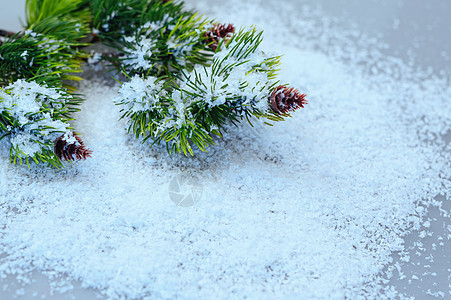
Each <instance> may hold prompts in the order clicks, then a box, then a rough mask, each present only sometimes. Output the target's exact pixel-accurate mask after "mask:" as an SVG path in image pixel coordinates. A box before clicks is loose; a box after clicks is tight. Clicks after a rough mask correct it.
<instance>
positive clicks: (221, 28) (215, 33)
mask: <svg viewBox="0 0 451 300" xmlns="http://www.w3.org/2000/svg"><path fill="white" fill-rule="evenodd" d="M234 32H235V27H234V26H233V25H232V24H228V25H226V24H218V25H216V26H215V27H213V28H212V29H210V30H209V31H207V32H206V33H205V37H206V38H207V43H208V44H210V45H209V46H210V48H211V49H212V50H213V51H216V49H218V45H219V42H220V40H221V39H225V38H230V37H231V36H232V35H233V33H234Z"/></svg>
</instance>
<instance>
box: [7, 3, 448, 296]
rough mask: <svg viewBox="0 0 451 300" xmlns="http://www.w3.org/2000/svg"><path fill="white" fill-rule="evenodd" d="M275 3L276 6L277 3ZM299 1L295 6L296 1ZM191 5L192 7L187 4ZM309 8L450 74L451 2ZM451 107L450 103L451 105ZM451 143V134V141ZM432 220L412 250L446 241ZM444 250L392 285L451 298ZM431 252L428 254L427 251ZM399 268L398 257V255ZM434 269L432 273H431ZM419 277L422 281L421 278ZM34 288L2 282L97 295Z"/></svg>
mask: <svg viewBox="0 0 451 300" xmlns="http://www.w3.org/2000/svg"><path fill="white" fill-rule="evenodd" d="M1 1H2V9H1V10H0V28H2V29H9V30H18V29H19V28H20V23H19V17H21V18H22V20H24V2H25V1H24V0H21V1H7V0H1ZM192 1H195V0H192ZM274 1H276V0H274ZM294 1H296V0H294ZM187 2H190V1H187ZM310 3H315V4H316V5H320V6H321V7H322V8H323V10H324V11H326V12H327V13H328V14H330V15H331V16H337V17H339V18H343V19H346V20H349V22H354V23H356V24H357V26H358V28H359V29H360V30H361V31H363V32H366V33H367V34H369V35H373V36H378V37H380V38H381V39H382V40H383V41H385V42H387V43H388V44H389V45H390V48H389V49H388V50H387V55H393V56H397V57H401V58H403V59H405V60H406V61H408V60H411V59H413V60H415V63H416V64H417V65H418V66H421V67H424V68H428V67H431V68H433V69H434V71H435V72H436V73H437V74H440V73H441V72H447V73H449V72H451V1H448V0H405V1H403V0H316V1H311V2H310ZM450 101H451V100H450ZM447 140H448V142H450V140H451V134H450V135H449V136H448V137H447ZM438 199H439V200H440V201H443V203H444V205H443V209H445V210H447V211H451V205H450V201H446V200H445V199H443V198H438ZM429 217H430V218H431V219H432V222H431V227H430V228H429V229H428V230H429V231H430V232H432V233H433V234H432V236H427V237H425V238H421V237H420V236H419V235H418V233H413V234H410V235H409V236H407V237H406V238H405V240H406V246H407V247H409V246H411V245H413V244H414V243H415V242H417V241H422V242H423V243H424V245H425V247H426V248H427V249H431V247H432V244H434V243H436V244H438V243H439V241H438V240H437V238H438V236H442V237H446V236H447V234H449V233H448V229H447V226H451V222H450V220H449V219H446V218H443V217H441V216H440V214H439V213H438V210H437V209H433V210H431V212H430V215H429ZM440 242H443V245H442V246H440V247H438V250H436V251H435V252H434V260H433V261H429V260H426V259H425V257H427V254H423V255H421V256H417V255H415V253H412V255H411V258H412V260H411V262H409V263H408V264H406V265H405V266H403V271H404V273H405V274H404V275H406V278H405V279H400V276H399V274H396V273H395V274H394V276H393V278H392V279H391V282H390V284H392V285H394V286H395V287H396V288H397V289H398V290H399V291H401V292H405V293H406V294H407V295H412V296H416V297H417V298H418V299H427V298H432V296H430V295H428V294H427V291H428V289H431V292H433V291H436V290H441V291H448V294H447V295H446V296H445V297H448V298H449V299H450V298H451V294H449V291H450V287H449V284H450V277H449V276H450V271H449V268H451V254H450V253H451V242H450V241H449V240H448V239H446V238H445V239H444V240H442V241H440ZM428 247H429V248H428ZM393 257H394V260H395V263H396V262H399V257H398V256H397V255H394V256H393ZM428 266H429V267H428ZM425 271H427V272H435V273H437V275H436V276H421V274H423V273H424V272H425ZM415 274H420V275H419V276H421V278H419V280H416V281H413V282H411V283H410V284H409V280H411V278H412V275H415ZM416 276H418V275H416ZM34 280H35V282H33V283H32V284H31V285H27V286H25V287H24V290H23V292H24V294H23V295H22V296H19V295H16V291H17V290H18V289H20V287H21V286H20V285H19V284H18V283H17V281H16V280H15V278H14V277H13V276H10V277H8V278H6V279H4V280H1V281H0V287H5V286H6V285H7V286H8V288H7V289H6V290H5V291H3V289H1V288H0V299H12V298H15V297H16V296H18V297H17V299H29V298H31V297H32V296H33V295H37V296H38V297H37V298H35V299H39V298H40V297H41V296H42V295H45V296H46V299H74V298H76V299H96V298H97V297H96V292H95V291H94V290H89V289H83V288H81V287H80V284H78V283H74V285H75V289H74V290H73V291H71V292H69V293H67V294H64V295H50V292H49V291H50V289H49V285H48V280H47V279H46V277H45V276H43V275H41V274H39V273H35V275H34Z"/></svg>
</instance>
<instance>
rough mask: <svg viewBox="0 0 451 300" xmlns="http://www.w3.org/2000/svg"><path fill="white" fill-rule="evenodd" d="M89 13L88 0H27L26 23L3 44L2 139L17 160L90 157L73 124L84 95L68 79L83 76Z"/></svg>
mask: <svg viewBox="0 0 451 300" xmlns="http://www.w3.org/2000/svg"><path fill="white" fill-rule="evenodd" d="M91 19H92V18H91V14H90V10H89V6H88V2H87V1H86V0H56V1H54V0H27V25H26V27H27V29H26V30H25V31H23V32H19V33H17V34H15V35H13V36H11V37H10V38H9V39H7V40H6V41H5V42H4V43H3V44H1V45H0V139H4V138H8V139H9V142H10V145H11V147H10V158H11V161H12V162H13V163H19V164H23V163H26V164H27V165H28V166H29V164H30V162H31V161H34V162H35V163H36V164H39V163H45V164H48V165H51V166H54V167H56V168H60V167H63V164H62V160H74V159H80V158H86V157H89V155H90V151H89V150H87V149H86V148H84V145H83V144H82V143H80V141H79V138H78V137H77V138H75V134H74V133H73V128H72V127H71V126H70V124H69V121H70V120H72V117H71V116H72V113H73V112H75V111H77V110H78V108H77V105H78V104H80V102H81V101H82V98H81V96H80V95H78V94H76V92H75V88H74V87H73V86H72V85H69V83H70V82H72V81H77V80H81V78H80V77H78V76H76V75H74V74H75V73H79V72H81V64H82V59H83V58H85V57H87V56H86V54H85V53H83V52H82V51H81V50H80V47H81V46H83V44H82V43H81V42H80V39H82V38H83V37H84V36H85V35H86V33H88V32H89V31H90V29H89V28H90V22H91ZM56 141H59V144H58V145H65V146H64V147H63V148H61V147H59V148H58V149H55V147H56ZM67 149H70V151H68V150H67ZM56 150H57V151H56ZM55 151H56V152H55ZM61 153H64V154H65V155H64V156H62V155H61ZM72 153H73V154H74V155H73V156H72V155H69V154H72ZM80 153H82V154H83V155H80Z"/></svg>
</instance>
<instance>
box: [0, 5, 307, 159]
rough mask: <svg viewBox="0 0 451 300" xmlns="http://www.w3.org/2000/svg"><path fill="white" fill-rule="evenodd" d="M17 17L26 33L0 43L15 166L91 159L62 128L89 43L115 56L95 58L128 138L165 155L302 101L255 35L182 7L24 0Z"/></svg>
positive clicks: (2, 109)
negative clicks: (115, 89)
mask: <svg viewBox="0 0 451 300" xmlns="http://www.w3.org/2000/svg"><path fill="white" fill-rule="evenodd" d="M26 15H27V22H26V28H25V30H24V31H23V32H19V33H17V34H15V35H11V34H8V35H9V38H7V39H6V41H4V42H3V43H1V44H0V138H2V139H3V138H8V139H9V141H10V144H11V150H10V152H11V161H13V162H14V163H16V162H19V163H23V162H26V163H27V164H29V162H30V161H35V162H36V163H40V162H44V163H48V164H50V165H53V166H55V167H61V166H63V164H62V161H63V160H76V159H84V158H87V157H89V156H90V154H91V152H90V151H89V150H88V149H87V148H86V147H85V145H84V144H83V142H82V140H81V138H80V137H79V136H78V135H77V134H76V133H74V132H73V128H72V127H70V125H69V122H70V121H71V120H72V119H71V118H72V117H71V116H72V113H73V112H75V111H76V110H77V105H78V104H79V103H80V102H81V101H82V98H81V96H80V95H78V94H77V93H76V91H75V89H74V88H73V87H72V86H71V85H69V84H70V82H73V81H77V80H80V78H79V77H78V76H76V75H74V74H76V73H78V72H80V71H81V65H82V63H83V61H84V60H86V59H87V58H88V57H89V55H87V54H86V53H85V52H83V50H82V48H83V47H84V46H86V45H88V42H89V43H91V42H95V41H101V42H102V43H104V44H105V45H107V46H109V47H111V48H112V49H114V51H115V52H114V53H112V54H111V53H110V54H108V55H100V56H101V57H102V59H103V60H104V61H105V62H106V64H107V65H110V66H112V67H113V68H114V69H116V71H117V74H120V73H122V74H123V75H125V78H127V80H125V82H120V83H121V87H120V90H119V94H118V97H117V99H115V102H116V104H118V105H120V106H121V111H122V118H125V119H127V120H128V126H129V127H128V130H129V132H130V133H132V134H133V135H134V136H135V137H136V138H140V139H142V141H143V142H146V141H150V144H151V145H153V144H155V143H157V144H160V143H164V144H165V145H166V147H167V150H168V152H169V153H183V154H185V155H194V150H193V149H194V148H195V147H197V148H199V149H200V150H202V151H207V148H208V147H209V146H211V145H214V144H215V142H214V136H219V137H221V136H222V134H223V132H224V128H225V125H226V124H228V123H232V124H235V125H237V126H238V125H239V124H240V123H241V122H242V121H248V122H249V123H251V125H252V122H253V120H255V119H256V118H264V119H265V120H266V121H265V123H267V124H269V125H272V123H271V121H272V122H276V121H282V120H284V118H286V117H289V116H290V115H289V114H290V113H291V112H292V111H294V110H296V109H298V108H301V107H304V105H305V104H306V103H307V101H306V99H305V94H301V93H300V92H299V91H298V90H296V89H294V88H290V87H288V86H286V85H281V84H280V83H279V81H278V80H277V72H278V67H279V64H280V57H278V56H268V55H266V54H265V53H264V52H263V51H262V50H261V49H260V44H261V43H262V32H260V31H258V30H256V29H255V28H250V29H240V30H236V29H235V27H234V26H233V25H232V24H218V23H216V22H214V21H213V20H210V19H208V18H205V17H204V16H200V15H198V14H197V13H195V12H192V11H189V10H186V9H185V8H184V5H183V3H182V2H178V1H170V0H169V1H168V0H27V3H26ZM0 34H1V32H0ZM5 35H6V34H5ZM96 55H99V54H96ZM118 81H119V80H118Z"/></svg>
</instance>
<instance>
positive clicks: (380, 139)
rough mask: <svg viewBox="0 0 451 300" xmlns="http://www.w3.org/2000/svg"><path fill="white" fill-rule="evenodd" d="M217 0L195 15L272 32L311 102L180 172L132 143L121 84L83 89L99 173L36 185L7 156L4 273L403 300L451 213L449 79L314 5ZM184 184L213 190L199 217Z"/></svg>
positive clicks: (154, 291)
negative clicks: (439, 224) (409, 241)
mask: <svg viewBox="0 0 451 300" xmlns="http://www.w3.org/2000/svg"><path fill="white" fill-rule="evenodd" d="M208 3H209V2H208V1H203V0H202V1H197V2H196V5H197V7H199V8H201V9H203V10H204V11H206V12H208V13H210V14H211V15H213V16H215V17H217V18H218V19H220V20H221V19H223V20H224V21H225V22H234V23H235V24H239V25H249V24H248V23H255V24H256V25H257V26H258V27H259V28H263V29H264V30H265V40H264V43H265V44H264V45H263V46H264V51H265V53H268V52H269V53H270V52H279V53H284V54H285V56H284V58H283V60H282V71H281V79H282V82H289V83H290V85H291V86H296V87H298V88H299V89H300V90H301V91H302V92H304V91H305V92H306V93H307V94H308V99H309V105H307V106H306V108H305V109H303V110H301V111H300V112H298V113H295V114H293V118H291V119H288V120H287V121H285V122H282V123H279V124H276V125H275V126H273V127H269V126H265V125H263V124H262V123H259V122H258V121H255V122H254V123H255V124H254V125H255V127H250V126H248V125H246V124H243V125H242V126H239V127H233V126H230V128H228V130H227V133H225V135H224V138H222V139H220V138H217V139H216V143H217V145H216V146H214V147H210V148H209V152H208V153H202V152H200V151H197V152H196V153H195V154H196V156H195V157H188V158H187V157H183V156H171V157H170V156H168V155H167V153H166V149H165V148H164V147H163V146H161V147H160V146H154V147H153V148H149V142H146V143H145V144H141V143H140V141H139V140H135V139H134V138H133V137H132V136H129V135H127V133H126V131H125V128H126V126H127V125H126V124H125V121H118V119H119V118H120V116H121V112H120V107H119V106H117V105H115V104H114V99H116V98H117V97H118V91H119V87H118V86H115V85H112V83H111V82H104V81H101V80H100V79H92V78H91V79H89V80H85V81H84V82H83V83H82V86H81V88H80V92H81V93H84V94H85V95H86V97H87V99H86V101H85V102H84V104H83V105H82V111H81V112H79V113H78V114H77V116H76V119H77V121H75V122H74V124H73V125H74V127H75V128H76V129H77V132H80V133H81V134H82V138H83V141H84V142H85V144H86V145H87V146H88V147H89V148H90V149H92V150H93V157H92V158H91V159H89V160H86V161H83V162H80V163H76V164H69V165H67V168H66V169H65V170H62V171H56V170H50V169H48V170H46V169H43V168H42V167H40V168H37V167H35V168H32V170H28V169H26V168H20V167H17V166H13V165H11V164H9V162H8V159H9V152H8V148H7V144H6V142H5V141H1V142H0V199H5V201H0V236H1V242H0V245H1V249H2V250H3V252H4V254H5V255H4V256H2V257H0V276H4V275H6V274H10V273H12V274H15V275H17V276H18V277H19V278H24V279H25V280H26V278H28V277H27V276H29V274H31V272H32V270H35V269H36V270H39V271H41V272H43V273H44V274H46V275H47V276H49V278H52V280H51V281H52V283H53V284H54V285H53V287H54V289H55V290H57V291H58V290H65V289H70V287H71V280H79V281H80V282H81V284H82V285H83V286H84V287H92V288H96V289H99V290H100V291H101V293H102V294H103V295H104V296H106V297H107V298H114V299H116V298H121V297H122V298H127V299H133V298H141V297H150V298H156V299H158V298H184V299H192V298H210V297H211V295H215V296H216V298H219V299H234V298H240V299H242V298H245V297H248V298H253V299H254V298H274V297H277V298H306V299H324V298H327V299H329V298H337V299H343V298H345V297H347V298H352V299H358V298H383V297H389V298H393V297H394V296H395V295H399V291H396V290H395V289H394V288H393V287H390V286H389V285H388V284H387V282H388V279H389V274H390V273H396V274H399V275H400V276H401V277H402V276H407V275H406V273H405V272H404V271H403V265H402V264H401V263H398V262H396V263H394V264H393V265H390V264H391V263H392V262H393V256H392V255H393V253H401V254H402V253H403V251H405V250H406V249H405V245H404V240H403V237H404V236H405V235H406V234H409V233H410V232H411V231H413V230H418V229H420V228H422V227H421V225H422V224H425V223H424V222H428V220H426V219H425V220H423V217H424V216H426V214H427V212H428V210H429V209H431V208H430V207H431V206H437V207H439V206H440V203H439V202H438V201H437V200H435V197H436V196H437V195H438V194H442V195H444V197H443V198H444V199H445V200H444V201H449V195H450V191H451V183H450V181H449V179H450V178H451V168H450V163H449V162H450V161H451V159H450V158H451V157H450V156H451V155H450V153H451V151H450V150H451V144H450V143H447V142H446V140H445V138H444V137H443V136H444V135H445V134H447V133H448V134H449V124H450V123H451V107H450V105H449V98H450V97H451V88H450V87H449V85H448V84H447V82H449V81H448V80H449V79H448V78H441V77H434V76H432V75H430V74H428V73H425V72H417V71H416V70H415V69H414V68H413V67H411V66H410V65H409V64H406V63H404V62H402V61H400V60H397V59H395V58H390V57H385V56H384V55H383V54H382V53H381V52H380V51H381V49H382V48H383V47H384V45H378V43H377V41H374V40H371V39H367V38H365V37H360V38H359V39H358V41H357V42H352V39H351V38H352V37H354V38H355V36H356V35H357V36H358V33H356V32H355V31H353V30H349V31H346V30H338V29H335V27H334V23H333V22H332V21H331V20H328V19H326V18H325V17H324V16H323V15H322V14H321V13H320V12H315V11H312V10H310V9H309V8H308V7H304V8H302V9H301V11H299V13H298V14H296V15H293V14H290V13H284V12H290V11H293V7H291V4H287V5H284V6H283V7H278V8H275V7H272V6H269V7H265V8H262V7H261V6H259V5H256V4H255V3H254V2H250V4H245V3H241V2H238V1H230V3H224V4H223V6H220V7H219V6H218V7H212V6H211V5H208ZM274 5H275V4H274ZM276 9H279V10H280V12H279V13H278V14H274V13H273V11H274V10H276ZM269 15H270V16H271V17H270V18H269V17H268V16H269ZM281 16H284V18H283V19H282V17H281ZM287 41H290V42H289V43H287ZM363 62H364V63H363ZM93 77H98V76H93ZM244 123H245V122H244ZM174 176H182V177H185V178H189V179H191V180H194V181H195V182H198V183H200V184H201V186H202V187H203V192H202V198H201V199H200V200H199V201H198V202H197V203H196V204H195V205H193V206H191V207H180V206H177V205H175V204H174V203H173V202H172V201H171V199H170V196H169V192H168V187H169V183H170V182H171V180H172V178H173V177H174ZM186 192H187V190H181V191H180V193H186ZM442 213H443V214H445V213H448V214H447V215H446V216H447V218H449V212H448V211H446V210H445V212H442ZM426 225H428V223H426ZM429 225H430V224H429ZM422 247H423V244H422V243H421V241H419V242H418V243H417V244H416V246H415V249H417V251H419V253H420V252H422V250H421V249H422ZM404 257H405V258H404V259H405V260H408V258H407V255H404ZM387 265H390V266H391V268H389V269H388V270H387V272H386V273H385V272H384V270H385V269H384V268H385V267H386V266H387ZM62 278H63V279H62ZM407 278H411V279H417V278H418V277H416V278H415V277H414V276H412V275H410V274H409V276H408V277H407ZM66 279H67V281H66ZM427 293H428V294H431V295H436V296H438V297H445V296H444V295H449V294H450V292H449V291H445V292H443V291H435V290H434V289H432V288H431V289H430V290H428V291H427ZM18 294H22V291H21V290H20V291H18Z"/></svg>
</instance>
